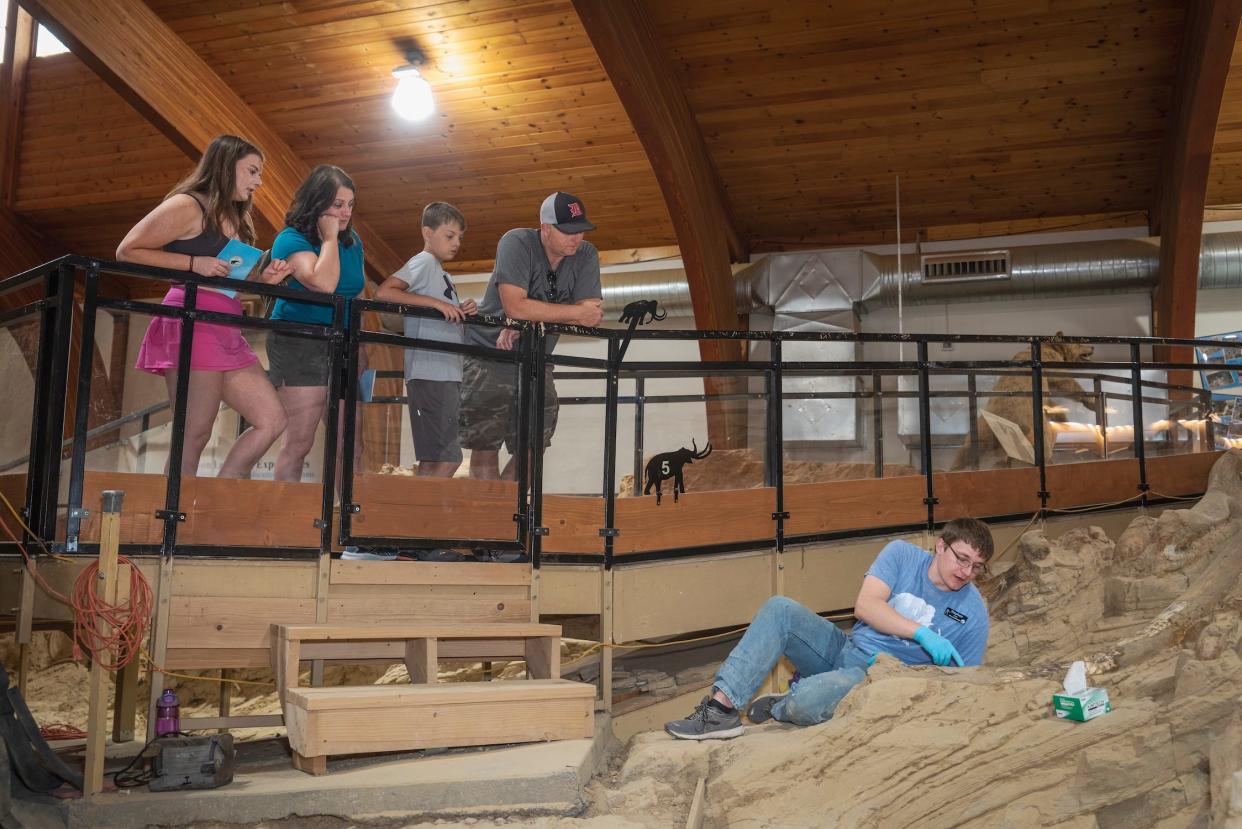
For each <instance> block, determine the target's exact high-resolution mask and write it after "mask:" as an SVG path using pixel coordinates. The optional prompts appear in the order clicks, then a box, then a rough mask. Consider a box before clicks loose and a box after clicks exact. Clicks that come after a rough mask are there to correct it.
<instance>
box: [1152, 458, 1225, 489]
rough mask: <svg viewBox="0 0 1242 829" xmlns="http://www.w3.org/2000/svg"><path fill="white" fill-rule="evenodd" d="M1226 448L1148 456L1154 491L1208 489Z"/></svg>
mask: <svg viewBox="0 0 1242 829" xmlns="http://www.w3.org/2000/svg"><path fill="white" fill-rule="evenodd" d="M1223 454H1225V453H1224V452H1195V453H1194V454H1191V455H1168V456H1166V457H1162V458H1148V459H1147V483H1148V484H1149V485H1150V486H1151V488H1152V494H1153V495H1161V494H1163V495H1175V496H1176V495H1198V494H1199V493H1201V492H1207V488H1208V476H1209V475H1211V473H1212V467H1214V466H1215V465H1216V462H1217V461H1218V460H1220V457H1221V455H1223Z"/></svg>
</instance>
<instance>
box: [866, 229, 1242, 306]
mask: <svg viewBox="0 0 1242 829" xmlns="http://www.w3.org/2000/svg"><path fill="white" fill-rule="evenodd" d="M999 253H1003V254H1005V255H1006V256H1007V257H1008V259H1009V268H1008V273H1007V275H1006V276H1004V277H998V276H996V275H995V274H986V275H981V276H972V275H966V276H963V277H954V276H950V277H949V278H947V279H937V278H935V277H934V276H932V274H933V273H934V272H935V270H936V268H935V266H936V264H937V263H938V262H943V261H945V260H952V259H953V258H954V256H955V255H954V254H936V255H935V256H934V257H919V256H917V255H910V256H903V257H902V258H903V262H902V264H903V265H905V264H906V263H909V265H908V266H907V268H906V273H905V279H904V282H903V283H902V302H903V303H907V304H910V305H920V304H926V303H932V302H971V301H980V300H989V299H1034V298H1036V297H1053V296H1069V295H1072V294H1108V293H1124V292H1132V291H1149V290H1151V289H1152V288H1153V287H1154V286H1155V284H1156V280H1157V278H1158V277H1159V272H1160V241H1159V239H1114V240H1108V241H1100V242H1073V243H1067V244H1060V245H1030V246H1027V247H1012V248H1008V249H1006V250H1005V251H1000V252H999ZM960 256H961V257H963V258H969V257H971V256H972V254H970V253H962V254H960ZM926 260H932V261H931V262H930V263H929V262H928V261H926ZM929 264H930V265H931V267H928V266H929ZM910 266H912V267H913V270H911V269H910ZM863 275H864V280H865V281H867V282H869V284H870V287H869V288H868V289H867V291H866V293H865V294H863V297H862V303H861V306H862V311H863V312H864V313H866V312H867V311H871V310H874V309H876V308H883V307H892V306H895V305H896V304H897V283H898V273H897V257H896V256H876V255H874V254H870V253H868V254H864V260H863ZM1199 287H1200V288H1201V289H1204V290H1210V289H1214V288H1242V233H1213V234H1207V235H1205V236H1204V237H1203V243H1202V248H1201V250H1200V252H1199Z"/></svg>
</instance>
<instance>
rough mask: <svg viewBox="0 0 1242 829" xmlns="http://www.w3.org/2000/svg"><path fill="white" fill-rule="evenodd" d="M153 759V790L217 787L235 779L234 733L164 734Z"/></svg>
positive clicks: (169, 790) (165, 790) (166, 790)
mask: <svg viewBox="0 0 1242 829" xmlns="http://www.w3.org/2000/svg"><path fill="white" fill-rule="evenodd" d="M156 746H157V747H158V748H159V753H158V754H156V755H155V757H154V758H152V760H151V773H152V777H151V791H153V792H171V791H180V790H182V789H216V788H219V787H220V786H223V785H225V784H226V783H231V782H233V767H234V765H235V764H236V760H237V752H236V751H235V750H234V749H233V735H232V734H214V735H212V736H210V737H161V738H160V739H159V741H158V742H157V743H156Z"/></svg>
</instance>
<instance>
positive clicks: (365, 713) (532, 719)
mask: <svg viewBox="0 0 1242 829" xmlns="http://www.w3.org/2000/svg"><path fill="white" fill-rule="evenodd" d="M585 688H586V689H587V690H590V686H585ZM593 708H594V693H593V692H592V693H591V694H590V696H589V697H587V696H585V695H584V696H583V697H582V698H581V699H536V700H525V701H521V702H513V701H509V700H505V701H472V702H462V703H455V704H450V705H445V704H443V703H437V704H435V705H427V704H411V703H392V704H389V705H386V706H383V707H376V706H366V707H355V708H341V709H331V710H318V711H307V710H306V709H304V708H300V707H298V706H296V705H289V706H288V707H287V715H286V726H287V728H288V731H289V745H290V746H291V747H292V748H293V750H294V751H296V752H297V753H298V754H301V755H303V756H306V757H315V756H322V755H329V756H331V755H338V754H369V753H372V752H384V751H409V750H412V749H422V748H456V747H463V746H482V745H503V744H505V743H531V742H541V741H549V740H578V739H584V738H589V737H591V736H592V735H593V733H594V719H593V717H594V711H593Z"/></svg>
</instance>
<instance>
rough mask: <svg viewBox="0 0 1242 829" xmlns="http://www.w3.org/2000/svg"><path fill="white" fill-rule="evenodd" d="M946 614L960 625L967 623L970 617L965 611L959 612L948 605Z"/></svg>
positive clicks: (945, 610)
mask: <svg viewBox="0 0 1242 829" xmlns="http://www.w3.org/2000/svg"><path fill="white" fill-rule="evenodd" d="M944 615H945V616H948V617H949V618H950V619H952V620H953V621H955V622H957V623H958V624H959V625H964V624H966V621H967V619H968V618H969V617H968V616H967V615H966V614H965V613H958V612H957V611H956V610H954V609H953V608H951V607H946V608H945V609H944Z"/></svg>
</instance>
